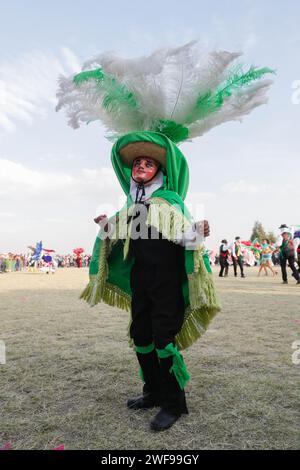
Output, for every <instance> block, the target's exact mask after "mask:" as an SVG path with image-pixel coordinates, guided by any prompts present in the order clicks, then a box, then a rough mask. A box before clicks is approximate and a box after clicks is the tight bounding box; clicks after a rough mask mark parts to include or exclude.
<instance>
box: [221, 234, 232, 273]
mask: <svg viewBox="0 0 300 470" xmlns="http://www.w3.org/2000/svg"><path fill="white" fill-rule="evenodd" d="M229 255H230V252H229V248H228V242H227V240H222V242H221V246H220V250H219V260H220V266H221V270H220V273H219V277H223V273H224V271H225V277H228V270H229V263H228V257H229Z"/></svg>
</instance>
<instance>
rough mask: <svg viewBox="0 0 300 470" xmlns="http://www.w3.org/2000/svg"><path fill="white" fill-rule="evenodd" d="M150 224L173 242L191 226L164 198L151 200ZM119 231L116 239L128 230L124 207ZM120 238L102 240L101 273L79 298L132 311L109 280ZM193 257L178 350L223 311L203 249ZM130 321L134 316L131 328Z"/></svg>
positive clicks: (186, 345)
mask: <svg viewBox="0 0 300 470" xmlns="http://www.w3.org/2000/svg"><path fill="white" fill-rule="evenodd" d="M154 199H155V201H154ZM154 202H155V203H154ZM147 224H149V225H153V226H154V227H155V228H156V229H157V230H158V231H159V232H161V233H162V234H163V236H164V237H165V238H167V239H168V240H170V241H175V240H176V238H177V236H178V233H179V232H178V231H182V232H185V231H186V230H187V229H188V228H189V227H190V225H191V224H190V222H189V221H188V220H187V219H186V217H185V216H183V215H182V214H181V213H179V211H177V210H176V209H175V208H173V207H172V206H171V205H170V204H168V203H167V202H166V201H165V199H162V198H153V199H152V201H151V205H150V208H149V212H148V218H147ZM117 230H118V237H117V240H118V239H120V238H122V237H123V236H124V235H125V234H126V233H128V232H127V231H128V227H127V213H126V211H125V210H123V211H121V212H120V213H119V217H118V220H117ZM125 238H126V237H125ZM117 240H103V242H102V245H101V250H100V255H99V271H98V274H97V275H94V276H90V282H89V284H88V285H87V287H86V288H85V289H84V291H83V292H82V294H81V296H80V298H81V299H84V300H86V301H87V302H88V303H89V304H90V305H91V306H94V305H96V304H98V303H99V302H101V301H103V302H105V303H106V304H108V305H110V306H112V307H118V308H120V309H122V310H126V311H128V312H131V297H130V295H128V294H126V293H125V292H124V291H122V290H121V289H120V288H118V287H117V286H115V285H112V284H110V283H108V282H107V276H108V264H107V258H108V256H109V254H110V251H111V249H112V246H113V245H114V244H115V243H116V241H117ZM193 257H194V272H192V273H190V274H188V287H189V301H190V305H189V307H187V308H186V310H185V315H184V321H183V325H182V328H181V330H180V331H179V333H178V334H177V335H176V337H175V343H176V346H177V348H178V349H179V350H184V349H187V348H189V347H190V346H191V345H192V344H193V343H194V342H195V341H197V339H198V338H200V337H201V336H202V335H203V334H204V333H205V331H206V330H207V328H208V326H209V324H210V322H211V321H212V319H213V318H214V316H215V315H216V314H217V313H218V312H219V311H220V305H219V303H218V300H217V297H216V293H215V288H214V283H213V277H212V274H210V273H208V272H207V269H206V267H205V264H204V261H203V248H199V249H198V250H195V251H194V252H193ZM130 323H131V319H130V322H129V328H130ZM128 335H129V330H128ZM129 345H130V346H131V347H134V344H133V340H132V338H130V337H129Z"/></svg>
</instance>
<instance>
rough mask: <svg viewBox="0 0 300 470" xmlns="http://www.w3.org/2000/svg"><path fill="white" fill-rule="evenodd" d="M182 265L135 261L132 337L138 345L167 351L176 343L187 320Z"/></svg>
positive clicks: (133, 270)
mask: <svg viewBox="0 0 300 470" xmlns="http://www.w3.org/2000/svg"><path fill="white" fill-rule="evenodd" d="M182 275H183V274H182V264H181V263H178V262H176V260H174V262H172V263H171V264H170V263H168V264H166V263H159V262H157V263H153V264H148V263H147V264H145V263H140V262H138V261H135V263H134V265H133V267H132V270H131V280H130V281H131V290H132V301H131V312H132V323H131V327H130V336H131V338H132V339H133V341H134V344H135V345H136V346H147V345H149V344H151V343H152V342H154V344H155V347H156V348H157V349H164V348H165V347H166V346H167V345H168V344H169V343H172V342H174V337H175V335H176V334H177V333H178V332H179V331H180V329H181V326H182V324H183V319H184V298H183V292H182Z"/></svg>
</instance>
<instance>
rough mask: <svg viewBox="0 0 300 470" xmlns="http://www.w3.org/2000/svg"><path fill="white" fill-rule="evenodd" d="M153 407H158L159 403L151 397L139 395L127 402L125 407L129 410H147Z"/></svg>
mask: <svg viewBox="0 0 300 470" xmlns="http://www.w3.org/2000/svg"><path fill="white" fill-rule="evenodd" d="M155 406H159V401H158V400H157V399H155V398H154V397H153V396H151V395H141V396H140V397H136V398H130V399H129V400H127V407H128V408H130V409H131V410H149V409H150V408H154V407H155Z"/></svg>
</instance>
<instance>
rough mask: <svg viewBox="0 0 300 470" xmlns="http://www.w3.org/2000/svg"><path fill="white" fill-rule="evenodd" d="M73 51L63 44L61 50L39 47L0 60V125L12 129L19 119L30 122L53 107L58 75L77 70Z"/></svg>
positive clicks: (6, 129)
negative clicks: (46, 50)
mask: <svg viewBox="0 0 300 470" xmlns="http://www.w3.org/2000/svg"><path fill="white" fill-rule="evenodd" d="M79 67H80V66H79V62H78V60H77V58H76V56H75V55H74V53H73V52H72V51H71V50H70V49H68V48H67V47H62V48H61V51H60V54H58V55H57V56H56V55H54V54H50V53H49V54H46V53H42V52H40V51H34V52H31V53H27V54H23V55H22V56H20V57H17V58H15V57H11V58H10V60H6V61H3V62H0V128H1V127H2V128H3V129H4V130H5V131H7V132H12V131H14V130H15V128H16V123H17V122H18V121H23V122H27V123H30V122H32V120H33V119H34V118H35V117H38V116H45V115H46V114H47V109H48V108H49V106H51V107H54V105H55V102H56V99H55V93H56V88H57V78H58V76H59V75H60V74H67V75H68V74H71V73H73V72H76V71H78V70H79Z"/></svg>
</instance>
